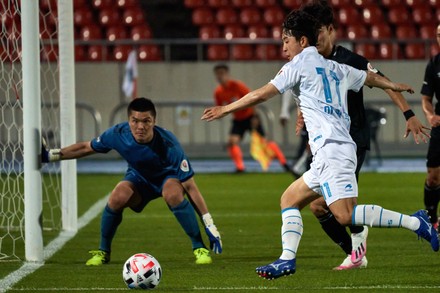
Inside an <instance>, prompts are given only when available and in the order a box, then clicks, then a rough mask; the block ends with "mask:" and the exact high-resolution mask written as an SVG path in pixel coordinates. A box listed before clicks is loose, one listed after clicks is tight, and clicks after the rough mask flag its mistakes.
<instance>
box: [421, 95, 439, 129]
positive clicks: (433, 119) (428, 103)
mask: <svg viewBox="0 0 440 293" xmlns="http://www.w3.org/2000/svg"><path fill="white" fill-rule="evenodd" d="M432 100H433V97H430V96H427V95H422V109H423V113H425V117H426V120H428V123H429V124H430V125H431V126H432V127H438V126H440V115H436V114H435V111H434V104H433V103H432Z"/></svg>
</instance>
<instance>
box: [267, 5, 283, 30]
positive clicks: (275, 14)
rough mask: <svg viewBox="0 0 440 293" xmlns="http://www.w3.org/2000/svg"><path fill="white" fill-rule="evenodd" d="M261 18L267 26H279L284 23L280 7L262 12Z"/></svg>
mask: <svg viewBox="0 0 440 293" xmlns="http://www.w3.org/2000/svg"><path fill="white" fill-rule="evenodd" d="M263 18H264V22H265V23H266V24H268V25H271V26H276V25H281V24H282V23H283V21H284V11H283V10H282V9H281V8H280V7H270V8H268V9H266V10H265V11H264V14H263Z"/></svg>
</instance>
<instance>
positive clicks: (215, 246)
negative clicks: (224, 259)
mask: <svg viewBox="0 0 440 293" xmlns="http://www.w3.org/2000/svg"><path fill="white" fill-rule="evenodd" d="M205 230H206V234H207V235H208V237H209V242H210V245H209V246H210V248H211V250H212V251H213V252H214V253H216V254H220V253H222V251H223V246H222V239H221V237H220V233H219V232H218V230H217V227H216V226H215V225H214V224H212V225H208V226H206V228H205Z"/></svg>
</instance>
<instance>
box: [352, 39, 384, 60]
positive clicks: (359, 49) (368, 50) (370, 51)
mask: <svg viewBox="0 0 440 293" xmlns="http://www.w3.org/2000/svg"><path fill="white" fill-rule="evenodd" d="M354 51H355V52H356V53H357V54H359V55H361V56H364V57H365V58H367V59H369V60H373V59H378V58H379V56H378V54H377V49H376V46H375V45H374V44H365V43H362V44H356V45H355V47H354Z"/></svg>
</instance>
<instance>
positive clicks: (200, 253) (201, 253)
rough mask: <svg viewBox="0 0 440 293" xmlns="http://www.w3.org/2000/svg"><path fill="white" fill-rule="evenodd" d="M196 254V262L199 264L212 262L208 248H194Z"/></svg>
mask: <svg viewBox="0 0 440 293" xmlns="http://www.w3.org/2000/svg"><path fill="white" fill-rule="evenodd" d="M194 256H195V257H196V264H198V265H207V264H210V263H212V258H211V254H210V253H209V250H208V249H206V248H197V249H194Z"/></svg>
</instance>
